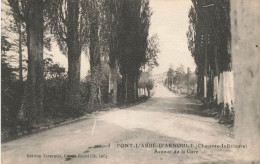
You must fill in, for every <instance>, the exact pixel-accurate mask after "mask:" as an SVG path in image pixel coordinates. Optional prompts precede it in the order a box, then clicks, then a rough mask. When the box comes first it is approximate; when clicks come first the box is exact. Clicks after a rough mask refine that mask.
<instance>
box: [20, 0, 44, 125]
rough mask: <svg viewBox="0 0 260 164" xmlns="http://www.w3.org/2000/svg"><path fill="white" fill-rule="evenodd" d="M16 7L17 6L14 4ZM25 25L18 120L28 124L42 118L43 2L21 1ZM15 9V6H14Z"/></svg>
mask: <svg viewBox="0 0 260 164" xmlns="http://www.w3.org/2000/svg"><path fill="white" fill-rule="evenodd" d="M16 5H17V4H16ZM21 5H22V6H23V10H24V12H23V14H24V15H23V17H21V18H22V19H24V20H25V24H26V33H27V48H28V73H27V81H26V86H25V91H24V99H23V102H22V106H21V110H20V111H19V118H20V119H21V120H22V121H28V122H29V123H30V124H32V123H33V122H36V121H37V120H38V119H39V118H41V117H42V116H43V65H42V63H43V62H42V61H43V7H44V3H43V0H27V1H25V0H24V1H21ZM16 7H17V6H16Z"/></svg>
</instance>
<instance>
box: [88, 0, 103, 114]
mask: <svg viewBox="0 0 260 164" xmlns="http://www.w3.org/2000/svg"><path fill="white" fill-rule="evenodd" d="M91 3H92V6H91V11H92V14H91V16H90V17H89V18H90V22H91V23H90V45H89V53H90V70H91V76H90V77H91V80H90V97H89V104H88V106H89V110H90V111H93V110H94V109H95V107H96V105H97V104H99V98H98V88H99V87H100V84H101V82H100V81H101V54H100V45H99V44H100V43H99V33H100V25H99V21H98V20H99V13H98V9H97V4H96V3H97V2H95V1H94V0H93V1H91Z"/></svg>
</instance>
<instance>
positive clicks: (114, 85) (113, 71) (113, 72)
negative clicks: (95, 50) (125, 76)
mask: <svg viewBox="0 0 260 164" xmlns="http://www.w3.org/2000/svg"><path fill="white" fill-rule="evenodd" d="M110 72H111V73H110V74H111V83H112V87H111V88H112V89H113V96H112V102H113V104H116V103H117V74H118V61H117V59H115V65H114V66H113V67H110ZM111 88H110V90H109V92H111Z"/></svg>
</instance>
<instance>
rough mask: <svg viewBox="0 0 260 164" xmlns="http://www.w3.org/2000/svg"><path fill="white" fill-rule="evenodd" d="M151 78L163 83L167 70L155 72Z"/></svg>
mask: <svg viewBox="0 0 260 164" xmlns="http://www.w3.org/2000/svg"><path fill="white" fill-rule="evenodd" d="M152 79H153V80H154V81H155V82H156V83H164V81H165V80H166V79H167V72H164V73H160V74H156V75H153V76H152Z"/></svg>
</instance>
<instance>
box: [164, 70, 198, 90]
mask: <svg viewBox="0 0 260 164" xmlns="http://www.w3.org/2000/svg"><path fill="white" fill-rule="evenodd" d="M188 71H189V69H188ZM196 81H197V79H196V77H195V76H194V74H192V73H191V72H187V73H185V71H184V66H183V65H180V66H179V67H177V68H176V69H173V66H172V65H171V66H170V67H169V69H168V71H167V78H166V79H165V84H166V85H167V86H168V88H171V89H172V88H176V89H177V88H178V89H181V88H182V89H188V88H189V89H194V88H195V85H196ZM187 92H189V91H188V90H187ZM189 93H190V92H189Z"/></svg>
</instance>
